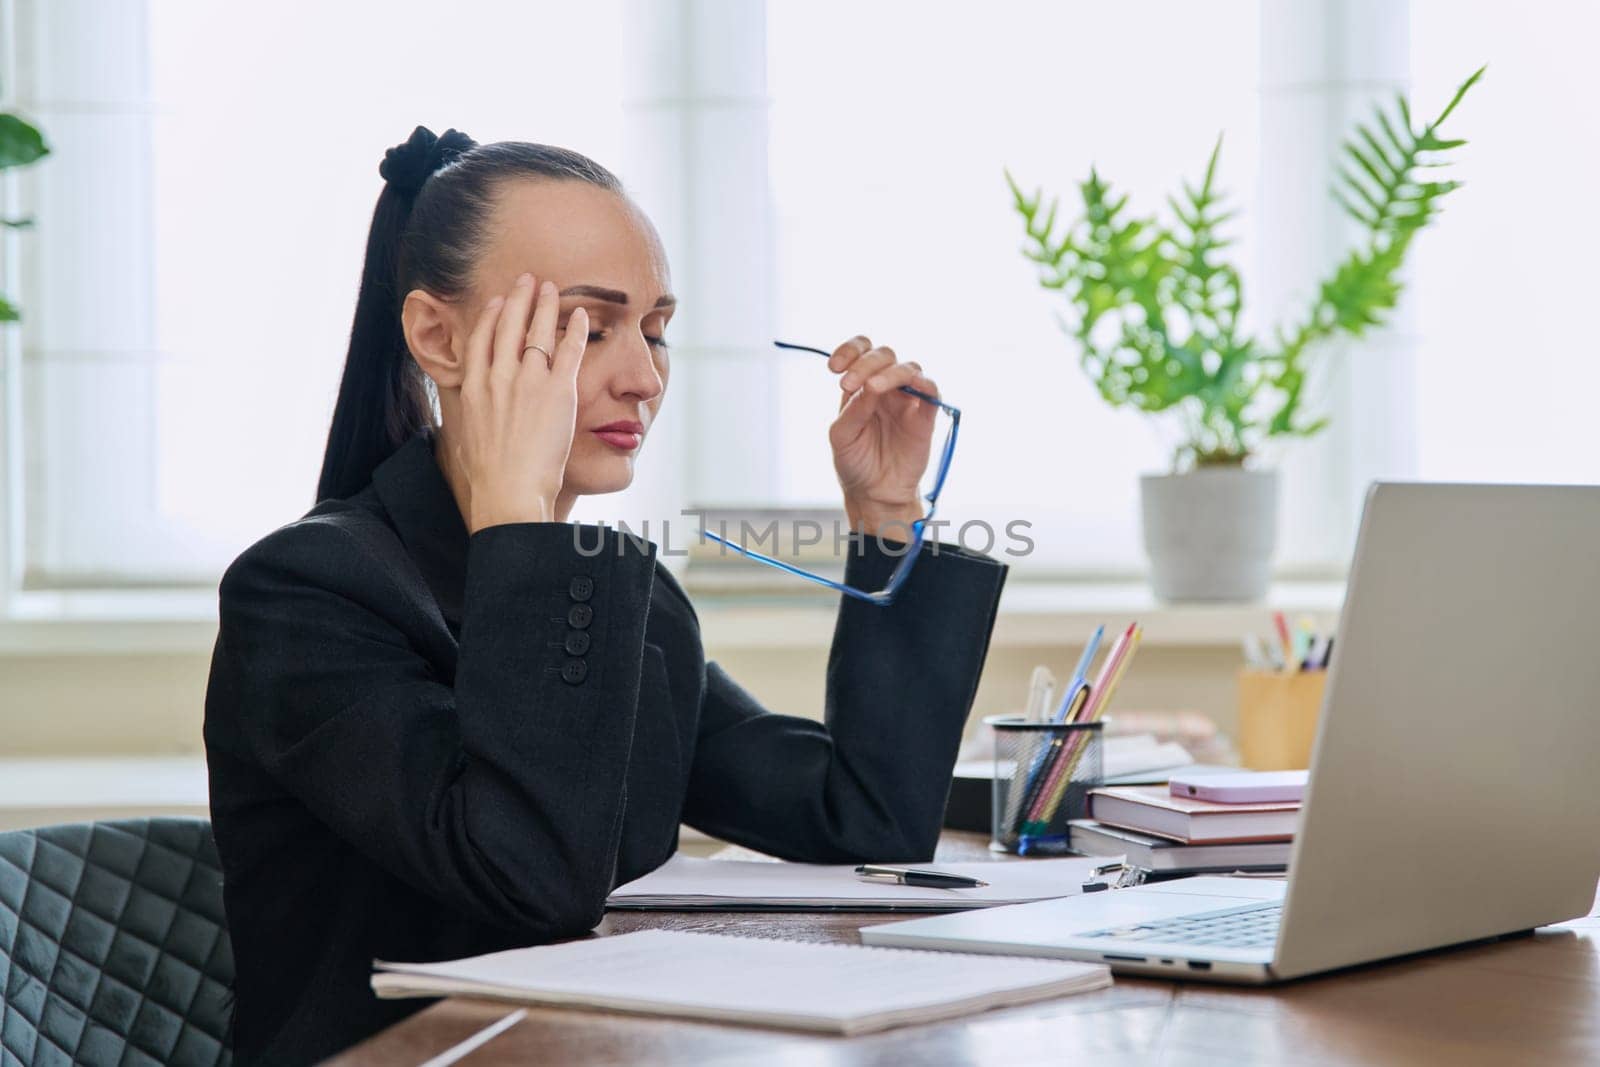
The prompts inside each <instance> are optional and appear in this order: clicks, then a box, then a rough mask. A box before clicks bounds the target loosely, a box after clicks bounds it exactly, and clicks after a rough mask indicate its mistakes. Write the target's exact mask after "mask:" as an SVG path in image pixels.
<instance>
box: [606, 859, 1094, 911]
mask: <svg viewBox="0 0 1600 1067" xmlns="http://www.w3.org/2000/svg"><path fill="white" fill-rule="evenodd" d="M1106 862H1107V861H1106V859H1105V858H1104V857H1100V858H1095V859H1079V858H1070V857H1069V858H1063V859H1040V860H1017V861H1013V862H994V861H988V862H985V861H979V862H976V863H916V864H912V866H914V867H927V868H930V869H932V870H937V871H943V872H945V873H947V874H965V875H970V876H972V877H974V878H977V879H979V880H981V881H985V882H988V883H989V884H988V885H986V886H980V887H978V888H976V889H929V888H926V887H923V886H910V885H895V884H893V883H889V884H885V883H884V882H873V881H867V880H865V879H863V878H861V877H859V876H858V875H857V874H856V868H855V864H838V865H834V864H820V863H772V862H768V861H754V860H711V859H699V858H697V857H693V856H684V855H681V854H680V855H676V856H673V857H672V858H671V859H670V860H668V861H667V862H666V863H664V864H662V865H661V866H660V867H657V868H656V869H655V870H653V871H651V872H650V873H649V874H647V875H645V876H644V877H642V878H636V879H634V880H633V881H631V882H628V883H627V884H625V885H620V886H618V887H617V888H616V889H614V890H612V891H611V896H610V897H608V898H607V899H606V907H608V908H667V909H672V910H675V911H677V910H692V909H700V908H704V909H710V910H715V911H830V910H848V911H959V910H961V909H963V908H988V907H994V906H995V905H998V904H1024V903H1028V902H1030V901H1034V900H1049V899H1051V898H1054V897H1066V896H1071V895H1073V894H1074V893H1081V892H1082V891H1083V884H1084V883H1085V882H1089V881H1095V882H1100V881H1106V880H1107V876H1104V875H1096V874H1095V873H1094V870H1095V868H1096V867H1100V866H1104V865H1105V864H1106ZM1110 877H1113V878H1114V877H1115V876H1114V875H1112V876H1110Z"/></svg>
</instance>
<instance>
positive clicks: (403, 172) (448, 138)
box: [378, 126, 478, 196]
mask: <svg viewBox="0 0 1600 1067" xmlns="http://www.w3.org/2000/svg"><path fill="white" fill-rule="evenodd" d="M477 143H478V142H476V141H474V140H473V139H472V138H470V137H468V136H467V135H466V134H464V133H462V132H461V131H460V130H457V129H449V130H446V131H444V135H443V136H435V135H434V132H433V131H432V130H430V129H428V127H426V126H418V127H417V128H416V129H414V130H412V131H411V136H410V138H408V139H407V140H406V142H405V143H404V144H397V145H395V146H394V147H393V148H391V149H389V150H388V151H387V152H385V153H384V154H383V162H382V163H380V164H378V173H379V174H381V175H383V180H384V181H386V182H388V183H389V184H390V185H392V186H394V187H395V188H396V189H398V190H399V191H401V192H402V193H406V194H408V195H410V196H415V195H416V194H417V191H418V190H420V189H421V188H422V183H423V182H425V181H427V180H428V179H429V178H430V177H431V176H432V175H433V173H434V172H435V171H437V170H438V169H439V168H440V167H443V166H444V165H445V164H447V163H453V162H455V161H456V160H457V159H459V158H460V157H461V154H462V153H463V152H465V151H466V150H467V149H469V148H472V147H474V146H476V145H477Z"/></svg>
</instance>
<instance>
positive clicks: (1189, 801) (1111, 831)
mask: <svg viewBox="0 0 1600 1067" xmlns="http://www.w3.org/2000/svg"><path fill="white" fill-rule="evenodd" d="M1089 815H1090V817H1089V818H1087V819H1075V820H1073V821H1072V822H1071V823H1070V824H1069V835H1070V836H1069V844H1070V846H1071V848H1072V850H1073V851H1074V852H1078V853H1081V854H1083V855H1088V856H1119V855H1120V856H1126V857H1127V862H1128V863H1130V864H1132V865H1134V866H1137V867H1143V868H1145V869H1146V870H1148V871H1150V872H1151V873H1152V874H1155V875H1167V876H1173V875H1180V874H1185V875H1187V874H1202V873H1208V872H1212V873H1214V872H1228V871H1255V872H1268V871H1282V870H1286V869H1287V868H1288V864H1289V850H1290V848H1291V846H1292V845H1293V844H1294V835H1295V831H1296V830H1297V829H1298V828H1299V826H1300V801H1299V800H1281V801H1269V802H1254V803H1218V802H1216V801H1210V800H1200V799H1196V798H1193V797H1179V796H1174V795H1172V790H1171V789H1170V788H1169V787H1168V786H1164V785H1148V786H1137V785H1134V786H1108V787H1106V788H1103V789H1095V790H1092V791H1091V792H1090V793H1089Z"/></svg>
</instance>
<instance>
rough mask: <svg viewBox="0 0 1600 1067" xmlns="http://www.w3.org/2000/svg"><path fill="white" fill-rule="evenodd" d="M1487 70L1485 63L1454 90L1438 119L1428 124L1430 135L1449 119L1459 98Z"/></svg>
mask: <svg viewBox="0 0 1600 1067" xmlns="http://www.w3.org/2000/svg"><path fill="white" fill-rule="evenodd" d="M1488 69H1489V64H1487V63H1485V64H1484V65H1483V66H1481V67H1479V68H1478V69H1477V70H1475V71H1473V72H1472V77H1470V78H1468V79H1467V80H1466V81H1464V82H1462V83H1461V88H1459V89H1457V90H1456V95H1455V96H1452V97H1451V98H1450V102H1449V103H1448V104H1446V105H1445V108H1444V110H1443V111H1441V112H1439V117H1438V118H1436V119H1434V120H1433V121H1432V122H1430V123H1429V124H1428V130H1429V132H1430V133H1431V132H1432V131H1433V129H1434V128H1435V127H1437V126H1439V125H1441V124H1443V122H1444V120H1445V119H1447V118H1449V117H1450V112H1452V111H1454V110H1455V109H1456V105H1457V104H1459V103H1461V98H1462V97H1463V96H1466V95H1467V90H1468V89H1470V88H1472V87H1473V86H1474V85H1477V84H1478V79H1479V78H1481V77H1483V72H1484V71H1486V70H1488Z"/></svg>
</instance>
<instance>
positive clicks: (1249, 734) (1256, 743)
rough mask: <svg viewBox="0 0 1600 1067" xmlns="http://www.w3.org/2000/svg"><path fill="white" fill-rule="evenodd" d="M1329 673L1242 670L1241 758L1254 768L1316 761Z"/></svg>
mask: <svg viewBox="0 0 1600 1067" xmlns="http://www.w3.org/2000/svg"><path fill="white" fill-rule="evenodd" d="M1327 678H1328V672H1327V671H1325V670H1323V671H1295V672H1293V673H1285V672H1283V671H1256V670H1249V669H1246V670H1242V671H1240V672H1239V758H1240V761H1241V762H1242V763H1243V764H1244V765H1245V766H1246V767H1248V768H1250V769H1251V770H1253V771H1298V770H1304V769H1306V768H1307V767H1309V766H1310V765H1311V744H1312V742H1313V741H1315V740H1316V737H1317V715H1318V714H1320V713H1321V711H1322V690H1323V686H1324V685H1325V684H1326V683H1327Z"/></svg>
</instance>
